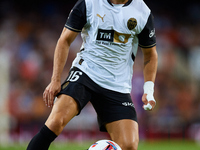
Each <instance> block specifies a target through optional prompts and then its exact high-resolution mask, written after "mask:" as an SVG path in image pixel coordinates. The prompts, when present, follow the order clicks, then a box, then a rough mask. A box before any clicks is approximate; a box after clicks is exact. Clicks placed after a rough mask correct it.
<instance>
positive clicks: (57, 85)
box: [43, 0, 87, 107]
mask: <svg viewBox="0 0 200 150" xmlns="http://www.w3.org/2000/svg"><path fill="white" fill-rule="evenodd" d="M86 22H87V21H86V4H85V0H79V1H78V2H77V3H76V5H75V6H74V7H73V9H72V11H71V13H70V15H69V17H68V19H67V22H66V24H65V27H64V29H63V32H62V34H61V36H60V38H59V40H58V42H57V45H56V49H55V53H54V64H53V74H52V78H51V82H50V84H49V85H48V86H47V88H46V89H45V91H44V93H43V99H44V101H45V103H46V105H47V106H48V107H52V106H53V101H54V97H55V96H56V94H58V93H59V92H60V90H61V81H60V80H61V74H62V71H63V68H64V66H65V63H66V60H67V56H68V52H69V47H70V44H71V43H72V42H73V41H74V39H75V38H76V36H77V35H78V34H79V32H81V31H82V28H83V27H84V25H85V24H86Z"/></svg>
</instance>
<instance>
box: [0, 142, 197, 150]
mask: <svg viewBox="0 0 200 150" xmlns="http://www.w3.org/2000/svg"><path fill="white" fill-rule="evenodd" d="M92 143H93V142H86V143H70V142H67V143H58V142H55V143H53V144H52V145H51V147H50V148H49V150H86V149H87V148H89V146H90V145H91V144H92ZM25 149H26V144H23V145H19V144H11V145H10V146H4V147H2V146H1V145H0V150H25ZM138 150H200V144H198V143H195V142H191V141H173V140H171V141H151V142H150V141H149V142H140V144H139V147H138Z"/></svg>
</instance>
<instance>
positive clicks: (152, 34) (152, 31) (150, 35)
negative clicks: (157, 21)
mask: <svg viewBox="0 0 200 150" xmlns="http://www.w3.org/2000/svg"><path fill="white" fill-rule="evenodd" d="M155 34H156V32H155V29H153V30H151V32H150V34H149V37H150V38H152V37H153V36H154V35H155Z"/></svg>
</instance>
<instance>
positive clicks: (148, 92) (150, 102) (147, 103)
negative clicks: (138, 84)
mask: <svg viewBox="0 0 200 150" xmlns="http://www.w3.org/2000/svg"><path fill="white" fill-rule="evenodd" d="M143 89H144V94H143V96H142V101H143V103H144V105H143V108H144V110H153V109H154V107H155V106H156V101H155V99H154V96H153V93H154V83H153V82H152V81H147V82H145V83H144V86H143Z"/></svg>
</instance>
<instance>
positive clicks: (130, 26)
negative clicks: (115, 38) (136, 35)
mask: <svg viewBox="0 0 200 150" xmlns="http://www.w3.org/2000/svg"><path fill="white" fill-rule="evenodd" d="M136 26H137V20H136V19H135V18H130V19H129V20H128V22H127V27H128V29H129V30H133V29H134V28H135V27H136Z"/></svg>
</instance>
